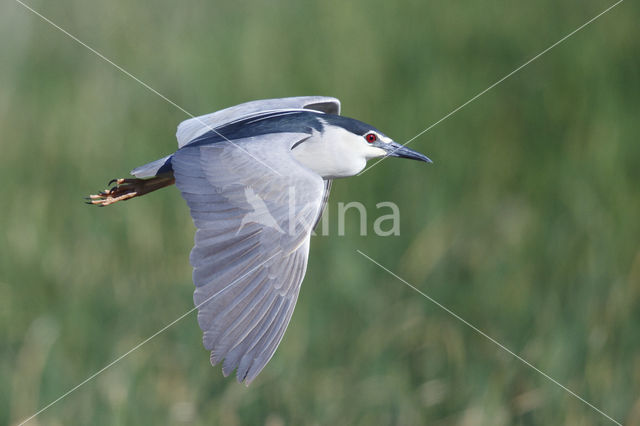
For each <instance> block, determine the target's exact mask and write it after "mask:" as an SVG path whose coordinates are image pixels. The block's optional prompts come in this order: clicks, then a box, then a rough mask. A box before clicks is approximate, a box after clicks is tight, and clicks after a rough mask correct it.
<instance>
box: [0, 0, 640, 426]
mask: <svg viewBox="0 0 640 426" xmlns="http://www.w3.org/2000/svg"><path fill="white" fill-rule="evenodd" d="M29 4H31V5H32V6H33V7H34V8H36V9H37V10H38V11H40V12H41V13H42V14H43V15H45V16H47V17H48V18H50V19H51V20H53V21H54V22H56V23H57V24H59V25H60V26H62V27H63V28H65V29H67V30H68V31H70V32H71V33H72V34H74V35H76V36H77V37H78V38H80V39H81V40H83V41H84V42H86V43H88V44H89V45H91V46H92V47H94V48H96V49H97V50H99V51H100V52H102V53H103V54H104V55H106V56H107V57H109V58H110V59H112V60H113V61H114V62H116V63H117V64H119V65H121V66H122V67H124V68H125V69H127V70H128V71H130V72H131V73H133V74H134V75H136V76H137V77H139V78H140V79H141V80H143V81H145V82H146V83H148V84H149V85H151V86H152V87H154V88H156V89H157V90H158V91H160V92H161V93H163V94H164V95H166V96H167V97H168V98H170V99H172V100H174V101H175V102H176V103H177V104H179V105H181V106H182V107H184V108H185V109H186V110H188V111H190V112H191V113H194V114H203V113H207V112H211V111H214V110H217V109H219V108H222V107H226V106H229V105H233V104H237V103H240V102H243V101H247V100H251V99H260V98H269V97H282V96H295V95H307V94H323V95H331V96H336V97H339V98H340V99H341V100H342V102H343V113H344V114H345V115H348V116H352V117H355V118H358V119H361V120H363V121H366V122H369V123H372V124H374V125H375V126H376V127H378V128H380V129H381V130H382V131H384V132H385V133H387V134H388V135H390V136H392V137H394V138H395V139H396V140H398V141H400V142H403V141H406V140H408V139H409V138H411V137H413V136H414V135H415V134H416V133H418V132H419V131H421V130H423V129H425V128H426V127H427V126H429V125H431V124H432V123H434V122H436V121H437V120H439V119H440V118H441V117H443V116H444V115H445V114H447V113H448V112H449V111H451V110H453V109H454V108H456V107H457V106H459V105H461V104H462V103H464V102H465V101H467V100H468V99H470V98H471V97H472V96H474V95H475V94H476V93H478V92H480V91H481V90H483V89H485V88H486V87H487V86H489V85H490V84H492V83H494V82H495V81H496V80H498V79H499V78H500V77H502V76H504V75H505V74H507V73H509V72H510V71H512V70H513V69H515V68H516V67H517V66H519V65H520V64H522V63H524V62H525V61H526V60H527V59H529V58H531V57H533V56H534V55H535V54H537V53H539V52H540V51H542V50H543V49H545V48H546V47H548V46H549V45H551V44H552V43H554V42H556V41H557V40H559V39H560V38H561V37H563V36H564V35H566V34H567V33H569V32H570V31H572V30H573V29H575V28H577V27H578V26H580V25H582V24H583V23H584V22H586V21H587V20H588V19H590V18H591V17H593V16H595V15H596V14H597V13H599V12H600V11H602V10H604V9H605V8H606V7H608V6H609V5H611V4H612V2H607V1H601V0H597V1H596V0H588V1H578V0H565V1H562V2H553V1H550V0H544V1H540V2H526V1H518V2H504V1H497V0H488V1H483V2H461V1H453V2H420V1H401V2H392V1H380V0H374V1H364V0H359V1H354V2H341V1H336V0H329V1H323V2H313V3H312V2H305V1H294V0H275V1H271V2H260V1H237V2H231V1H226V2H222V1H218V2H212V1H203V0H187V1H183V2H173V1H169V0H156V1H153V2H131V1H125V0H116V1H111V2H97V1H80V0H63V1H56V2H45V1H41V0H33V1H32V2H30V3H29ZM638 22H640V7H639V6H638V4H637V3H634V2H630V1H629V2H624V3H622V4H620V5H619V6H618V7H616V8H615V9H613V10H612V11H611V12H609V13H608V14H606V15H604V16H603V17H602V18H600V19H599V20H597V21H596V22H595V23H593V24H592V25H590V26H588V27H586V28H585V29H584V30H582V31H581V32H579V33H577V34H576V35H574V36H573V37H571V38H570V39H568V40H567V41H566V42H564V43H563V44H561V45H559V46H558V47H556V48H555V49H553V50H552V51H550V52H549V53H547V54H546V55H544V56H543V57H541V58H540V59H539V60H537V61H536V62H534V63H532V64H530V65H529V66H527V67H526V68H524V69H523V70H522V71H520V72H519V73H517V74H515V75H514V76H513V77H511V78H509V79H508V80H506V81H505V82H504V83H502V84H500V85H499V86H497V87H495V88H494V89H493V90H491V91H490V92H488V93H486V94H485V95H483V96H482V97H480V98H479V99H478V100H476V101H475V102H473V103H471V104H470V105H468V106H466V107H465V108H463V109H462V110H460V111H459V112H457V113H456V114H455V115H453V116H451V117H450V118H448V119H447V120H445V121H443V122H442V123H440V124H439V125H437V126H435V127H434V128H433V129H432V130H430V131H429V132H427V133H426V134H424V135H423V136H421V137H420V138H418V139H417V140H415V141H414V142H412V144H411V147H412V148H415V149H417V150H419V151H421V152H424V153H425V154H427V155H428V156H429V157H431V158H432V159H433V160H434V162H435V164H433V165H431V166H427V165H425V164H421V163H418V162H407V161H404V162H403V161H400V160H394V159H389V160H386V161H385V162H383V163H382V164H380V165H378V166H376V167H375V168H373V169H372V170H371V171H369V172H367V173H365V174H364V175H363V176H360V177H357V178H351V179H348V180H344V181H339V182H336V183H335V185H334V190H333V193H332V197H331V203H330V209H331V213H332V214H335V213H336V209H337V208H336V205H337V203H338V202H340V201H342V202H349V201H360V202H362V203H364V204H365V205H366V206H367V207H368V208H369V211H370V212H371V213H372V214H371V215H370V216H371V217H370V218H369V220H370V221H373V220H374V219H375V217H377V216H376V215H375V214H374V213H375V205H376V203H378V202H380V201H393V202H395V203H396V204H397V205H398V206H399V207H400V210H401V214H402V216H401V235H400V236H398V237H393V236H392V237H384V238H381V237H376V236H375V235H373V233H370V235H368V236H366V237H360V236H359V235H358V221H357V217H356V216H357V215H356V214H355V213H354V214H353V215H351V216H349V220H348V223H347V232H346V236H344V237H339V236H337V230H336V228H335V226H336V225H337V223H336V221H332V222H331V223H332V226H334V228H333V229H332V230H331V232H330V235H329V236H318V237H315V238H314V241H313V244H312V249H311V253H312V255H311V259H310V263H309V268H308V271H307V277H306V280H305V282H304V285H303V287H302V291H301V297H300V299H299V302H298V306H297V308H296V311H295V313H294V317H293V321H292V323H291V325H290V326H289V329H288V331H287V333H286V335H285V337H284V340H283V342H282V344H281V345H280V348H279V349H278V351H277V352H276V355H275V356H274V358H273V359H272V361H271V362H270V363H269V364H268V365H267V368H266V369H265V370H264V371H263V373H262V374H261V375H260V376H259V377H258V379H257V380H256V381H255V383H254V384H252V385H251V386H250V387H249V388H246V387H244V386H241V385H238V384H237V383H236V381H235V378H227V379H225V378H223V377H222V374H221V372H220V369H219V368H218V367H215V368H211V366H210V365H209V360H208V353H207V352H206V351H205V350H204V348H203V347H202V343H201V333H200V330H199V328H198V326H197V323H196V317H195V314H190V315H189V316H187V317H185V318H184V319H182V320H181V321H180V322H178V323H177V324H175V325H173V326H172V327H170V328H169V329H168V330H167V331H166V332H164V333H162V334H160V335H158V336H157V337H155V338H154V339H153V340H151V341H150V342H149V343H147V344H145V345H144V346H142V347H141V348H140V349H138V350H136V351H135V352H133V353H132V354H130V355H129V356H127V357H126V358H124V359H123V360H122V361H120V362H118V363H117V364H115V365H114V366H113V367H111V368H109V369H108V370H106V371H105V372H104V373H102V374H101V375H99V376H98V377H96V378H95V379H94V380H92V381H90V382H88V383H87V384H85V385H84V386H83V387H81V388H80V389H78V390H77V391H76V392H74V393H72V394H71V395H69V396H68V397H67V398H65V399H63V400H62V401H61V402H59V403H58V404H56V405H54V406H53V407H51V408H50V409H48V410H47V411H45V412H44V413H42V414H41V415H40V416H38V417H37V418H36V419H35V420H34V421H33V422H32V423H31V424H47V425H49V424H52V425H58V424H60V425H62V424H91V425H102V424H104V425H113V424H131V425H141V424H181V423H183V422H184V423H187V424H203V425H204V424H222V425H240V424H249V425H256V424H267V425H280V424H362V425H370V424H443V425H448V424H461V425H502V424H519V425H554V424H570V425H578V424H580V425H583V424H609V423H608V421H607V420H606V418H605V417H603V416H601V415H600V414H598V413H597V412H596V411H594V410H592V409H591V408H589V407H588V406H586V405H585V404H583V403H582V402H580V401H579V400H577V399H576V398H574V397H572V396H570V395H569V394H568V393H567V392H565V391H563V390H562V389H560V388H559V387H558V386H556V385H555V384H553V383H551V382H550V381H549V380H547V379H545V378H544V377H543V376H541V375H540V374H538V373H537V372H535V371H534V370H532V369H531V368H529V367H527V366H526V365H524V364H523V363H521V362H519V361H518V360H517V359H515V358H514V357H513V356H511V355H509V354H508V353H506V352H505V351H503V350H501V349H500V348H498V347H497V346H496V345H494V344H493V343H491V342H489V341H488V340H487V339H485V338H484V337H482V336H480V335H478V334H477V333H476V332H474V331H473V330H471V329H470V328H468V327H467V326H465V325H464V324H462V323H461V322H459V321H458V320H456V319H455V318H454V317H452V316H451V315H449V314H448V313H446V312H444V311H443V310H441V309H440V308H438V307H437V306H435V305H434V304H432V303H431V302H429V301H428V300H427V299H425V298H423V297H422V296H420V295H419V294H418V293H416V292H415V291H413V290H411V289H410V288H408V287H407V286H405V285H404V284H403V283H402V282H401V281H399V280H397V279H396V278H394V277H393V276H391V275H389V274H388V273H386V272H385V271H384V270H382V269H380V268H379V267H378V266H376V265H374V264H373V263H371V262H370V261H368V260H367V259H365V258H364V257H362V256H361V255H359V254H358V253H357V252H356V250H357V249H360V250H362V251H364V252H365V253H366V254H367V255H369V256H371V257H372V258H373V259H376V260H378V261H380V262H381V263H382V264H383V265H385V266H386V267H388V268H389V269H390V270H392V271H394V272H395V273H397V274H398V275H399V276H401V277H402V278H403V279H405V280H407V281H408V282H409V283H411V284H412V285H415V286H416V287H417V288H419V289H421V290H422V291H424V292H425V293H427V294H428V295H430V296H431V297H433V298H434V299H435V300H437V301H438V302H440V303H442V304H443V305H445V306H447V307H448V308H450V309H452V310H453V311H455V312H456V313H458V314H459V315H460V316H462V317H463V318H464V319H466V320H468V321H469V322H470V323H472V324H474V325H475V326H477V327H478V328H480V329H481V330H483V331H484V332H486V333H487V334H489V335H490V336H492V337H494V338H495V339H497V340H498V341H500V342H501V343H503V344H505V345H506V346H507V347H508V348H510V349H511V350H513V351H514V352H516V353H518V354H520V355H521V356H522V357H524V358H526V359H527V360H529V361H530V362H531V363H532V364H534V365H535V366H537V367H538V368H540V369H541V370H543V371H544V372H546V373H548V374H549V375H550V376H552V377H554V378H555V379H557V380H558V381H559V382H560V383H562V384H564V385H566V386H567V387H569V388H570V389H572V390H573V391H575V392H576V393H577V394H579V395H581V396H583V397H584V398H585V399H586V400H588V401H590V402H592V403H593V404H594V405H596V406H597V407H599V408H601V409H602V410H603V411H604V412H606V413H607V414H609V415H611V416H612V417H614V418H615V419H617V420H619V421H621V422H623V423H625V424H631V425H639V424H640V333H639V332H638V325H639V324H640V144H638V133H639V132H640V120H638V111H640V101H639V99H640V71H639V70H640V56H639V55H638V53H639V52H640V49H639V46H638V40H640V33H639V31H638V30H639V27H638ZM0 35H1V36H2V37H1V38H0V51H1V52H2V60H1V61H0V130H1V132H2V137H1V139H0V148H1V151H0V181H1V182H2V184H1V185H0V199H1V200H2V202H1V204H2V213H0V384H1V388H2V392H0V424H7V423H9V424H14V423H16V422H18V421H20V420H21V419H23V418H25V417H26V416H28V415H30V414H33V413H34V412H35V411H37V410H38V409H39V408H41V407H42V406H44V405H46V404H47V403H49V402H50V401H52V400H54V399H56V398H57V397H58V396H60V395H61V394H63V393H64V392H66V391H67V390H68V389H70V388H72V387H73V386H75V385H76V384H78V383H80V382H81V381H82V380H84V379H85V378H86V377H88V376H89V375H91V374H92V373H94V372H95V371H97V370H99V369H100V368H102V367H103V366H105V365H106V364H108V363H109V362H111V361H112V360H114V359H115V358H117V357H118V356H120V355H121V354H123V353H125V352H126V351H128V350H129V349H130V348H132V347H133V346H135V345H136V344H138V343H139V342H140V341H142V340H143V339H145V338H146V337H148V336H150V335H152V334H153V333H155V332H156V331H157V330H158V329H160V328H161V327H163V326H164V325H166V324H168V323H170V322H171V321H173V320H174V319H175V318H177V317H178V316H180V315H182V314H183V313H185V312H186V311H188V310H189V309H191V308H192V306H193V304H192V291H193V288H192V283H191V268H190V266H189V263H188V253H189V251H190V249H191V244H192V238H193V230H194V228H193V225H192V223H191V219H190V217H189V213H188V210H187V208H186V206H185V205H184V202H183V201H182V199H181V197H180V195H179V193H178V191H177V190H176V189H175V188H174V187H172V188H169V189H167V190H163V191H160V192H158V193H154V194H151V195H149V196H147V197H144V198H141V199H137V200H133V201H131V202H127V203H120V204H119V205H116V206H113V207H110V208H103V209H98V208H92V207H89V206H86V205H84V204H83V199H82V197H83V196H85V195H86V194H89V193H91V192H94V191H95V190H98V189H101V187H103V185H104V184H106V182H107V181H108V180H109V179H111V178H114V177H125V175H126V174H127V172H128V171H129V170H130V169H132V168H133V167H135V166H138V165H140V164H143V163H145V162H147V161H150V160H153V159H156V158H158V157H160V156H162V155H166V154H168V153H170V152H172V151H173V150H174V149H175V146H176V144H175V139H174V137H173V135H174V133H175V126H176V125H177V124H178V122H180V121H182V120H183V119H185V118H186V116H185V114H184V113H183V112H181V111H180V110H179V109H176V108H175V107H174V106H172V105H170V104H169V103H167V102H165V101H164V100H162V99H161V98H160V97H158V96H157V95H155V94H153V93H151V92H150V91H148V90H147V89H145V88H144V87H142V86H141V85H140V84H138V83H136V82H135V81H133V80H132V79H130V78H128V77H127V76H126V75H124V74H123V73H121V72H120V71H118V70H117V69H115V68H114V67H112V66H111V65H109V64H107V63H106V62H104V61H103V60H101V59H100V58H98V57H97V56H96V55H94V54H93V53H91V52H90V51H88V50H87V49H85V48H84V47H82V46H80V45H79V44H78V43H76V42H74V41H73V40H71V39H70V38H69V37H67V36H66V35H64V34H63V33H61V32H59V31H58V30H56V29H55V28H53V27H52V26H50V25H49V24H47V23H45V22H44V21H42V20H41V19H40V18H38V17H37V16H36V15H34V14H33V13H31V12H29V11H28V10H26V9H25V8H23V7H22V6H20V5H19V4H18V3H15V2H12V1H6V2H3V4H2V5H1V6H0ZM369 229H370V230H371V223H370V224H369Z"/></svg>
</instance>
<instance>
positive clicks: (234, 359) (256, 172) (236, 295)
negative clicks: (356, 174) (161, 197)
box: [172, 133, 326, 384]
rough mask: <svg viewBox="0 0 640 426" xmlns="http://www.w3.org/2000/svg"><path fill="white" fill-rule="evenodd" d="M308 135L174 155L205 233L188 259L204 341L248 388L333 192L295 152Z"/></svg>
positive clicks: (268, 353)
mask: <svg viewBox="0 0 640 426" xmlns="http://www.w3.org/2000/svg"><path fill="white" fill-rule="evenodd" d="M305 137H308V135H306V134H298V133H289V134H287V133H280V134H274V135H266V136H264V137H261V138H260V140H257V139H256V138H249V139H240V140H236V141H234V143H233V144H231V143H228V142H220V143H216V144H213V145H204V146H196V147H189V146H187V147H184V148H182V149H180V150H178V151H177V152H176V153H175V154H174V156H173V158H172V166H173V169H174V175H175V178H176V185H177V187H178V189H179V190H180V191H181V193H182V196H183V197H184V199H185V200H186V201H187V204H188V205H189V207H190V209H191V216H192V217H193V220H194V223H195V225H196V227H197V228H198V229H197V231H196V235H195V245H194V248H193V250H192V251H191V255H190V261H191V264H192V266H193V268H194V270H193V281H194V284H195V286H196V289H195V292H194V303H195V304H196V306H197V307H198V324H199V326H200V328H201V329H202V330H203V343H204V346H205V348H206V349H208V350H210V351H211V362H212V364H217V363H219V362H221V361H223V360H224V363H223V373H224V374H225V375H228V374H230V373H231V372H232V371H233V370H234V369H236V368H237V377H238V381H241V382H242V381H244V382H245V383H247V384H248V383H250V382H251V381H252V380H253V379H255V377H256V376H257V375H258V373H259V372H260V371H261V370H262V369H263V368H264V366H265V365H266V363H267V362H268V361H269V359H270V358H271V357H272V355H273V353H274V352H275V350H276V348H277V346H278V344H279V342H280V341H281V339H282V336H283V335H284V332H285V330H286V328H287V325H288V323H289V320H290V319H291V315H292V313H293V309H294V307H295V304H296V300H297V297H298V293H299V290H300V284H301V282H302V279H303V278H304V273H305V271H306V266H307V257H308V252H309V238H310V233H311V229H312V226H313V225H314V224H315V221H316V220H317V217H318V215H319V213H320V208H321V205H322V202H323V194H324V193H325V192H326V187H325V182H324V181H323V180H322V178H321V177H320V176H318V175H316V174H315V173H313V172H311V171H310V170H308V169H306V168H305V167H303V166H302V165H301V164H299V163H298V162H297V161H295V160H294V159H293V158H292V156H291V146H292V145H293V144H294V143H295V142H297V141H298V140H300V139H302V138H305ZM264 139H270V140H269V141H265V140H264ZM238 146H240V147H241V148H242V149H240V148H238ZM247 152H249V153H250V154H251V155H253V156H256V157H258V158H259V159H260V160H261V162H258V161H256V160H255V159H253V158H251V155H248V154H247ZM264 164H267V165H268V166H269V167H270V168H272V169H274V170H275V171H276V172H277V171H281V172H282V173H281V174H276V173H274V172H273V170H270V169H269V167H266V166H265V165H264Z"/></svg>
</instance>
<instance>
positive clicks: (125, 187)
mask: <svg viewBox="0 0 640 426" xmlns="http://www.w3.org/2000/svg"><path fill="white" fill-rule="evenodd" d="M141 182H142V180H141V179H122V178H121V179H112V180H110V181H109V183H108V184H107V186H111V185H113V184H115V186H113V187H111V188H107V189H105V190H104V191H100V192H98V193H97V194H92V195H89V196H88V197H85V199H86V200H87V201H86V203H87V204H92V205H95V206H100V207H104V206H108V205H110V204H113V203H116V202H118V201H125V200H128V199H130V198H133V197H136V196H137V195H138V193H139V191H140V185H141Z"/></svg>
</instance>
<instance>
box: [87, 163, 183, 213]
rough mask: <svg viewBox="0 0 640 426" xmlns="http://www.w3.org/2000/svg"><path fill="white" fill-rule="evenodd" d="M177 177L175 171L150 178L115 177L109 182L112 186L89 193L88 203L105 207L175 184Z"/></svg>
mask: <svg viewBox="0 0 640 426" xmlns="http://www.w3.org/2000/svg"><path fill="white" fill-rule="evenodd" d="M174 183H176V179H175V178H174V177H173V171H171V172H169V173H163V174H159V175H157V176H154V177H151V178H148V179H138V178H133V179H113V180H112V181H111V182H109V183H108V184H107V186H111V185H113V184H115V185H114V186H111V188H107V189H105V190H104V191H100V192H99V193H97V194H93V195H89V196H88V197H87V198H86V199H87V204H93V205H96V206H100V207H104V206H108V205H111V204H113V203H117V202H118V201H125V200H130V199H132V198H135V197H139V196H141V195H145V194H148V193H150V192H153V191H156V190H158V189H160V188H164V187H165V186H169V185H173V184H174Z"/></svg>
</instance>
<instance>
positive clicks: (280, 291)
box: [89, 96, 431, 384]
mask: <svg viewBox="0 0 640 426" xmlns="http://www.w3.org/2000/svg"><path fill="white" fill-rule="evenodd" d="M339 114H340V101H339V100H338V99H335V98H328V97H321V96H305V97H296V98H283V99H267V100H259V101H253V102H248V103H244V104H241V105H237V106H234V107H231V108H227V109H224V110H221V111H217V112H214V113H212V114H208V115H204V116H201V117H195V118H192V119H189V120H186V121H184V122H182V123H180V125H179V126H178V132H177V135H176V136H177V138H178V147H179V149H178V150H177V151H176V152H174V153H173V154H171V155H168V156H166V157H164V158H161V159H160V160H157V161H154V162H152V163H149V164H146V165H144V166H141V167H138V168H137V169H134V170H133V171H132V172H131V174H132V175H134V176H135V177H136V178H135V179H117V180H115V181H112V182H115V183H116V185H115V186H114V187H112V188H111V189H107V190H105V191H103V192H101V193H99V194H97V195H92V196H90V201H89V202H90V203H92V204H96V205H100V206H106V205H110V204H113V203H114V202H116V201H120V200H126V199H130V198H133V197H136V196H140V195H143V194H147V193H149V192H151V191H155V190H157V189H160V188H162V187H165V186H168V185H171V184H173V183H175V184H176V186H177V187H178V189H179V190H180V192H181V193H182V196H183V197H184V199H185V200H186V201H187V204H188V205H189V208H190V209H191V216H192V218H193V221H194V224H195V226H196V228H197V231H196V235H195V246H194V248H193V250H192V251H191V256H190V261H191V264H192V265H193V268H194V269H193V282H194V284H195V285H196V289H195V293H194V302H195V304H196V307H197V308H198V323H199V325H200V328H201V329H202V330H203V332H204V336H203V341H204V346H205V347H206V348H207V349H208V350H210V351H211V363H212V364H213V365H215V364H216V363H218V362H220V361H222V360H224V362H223V365H222V371H223V374H224V375H225V376H227V375H229V374H230V373H231V372H232V371H233V370H234V369H237V378H238V381H239V382H242V381H244V382H245V383H246V384H249V383H250V382H251V381H252V380H253V379H255V377H256V376H257V375H258V373H260V371H261V370H262V369H263V368H264V366H265V365H266V364H267V362H268V361H269V359H271V357H272V355H273V353H274V352H275V350H276V348H277V346H278V344H279V343H280V340H281V339H282V336H283V334H284V332H285V329H286V328H287V324H288V323H289V320H290V318H291V314H292V313H293V308H294V306H295V304H296V300H297V297H298V292H299V290H300V284H301V283H302V279H303V278H304V274H305V271H306V267H307V257H308V254H309V240H310V236H311V231H312V230H313V228H314V227H315V225H316V224H317V223H318V220H319V218H320V216H321V215H322V212H323V209H324V207H325V205H326V203H327V198H328V197H329V191H330V189H331V180H332V179H335V178H341V177H347V176H353V175H355V174H357V173H359V172H360V171H362V170H363V169H364V167H365V165H366V162H367V160H370V159H372V158H378V157H384V156H393V157H403V158H412V159H415V160H420V161H425V162H430V161H431V160H429V159H428V158H427V157H426V156H424V155H422V154H420V153H418V152H415V151H412V150H410V149H408V148H405V147H403V146H402V145H400V144H398V143H396V142H394V141H393V140H391V139H390V138H389V137H387V136H385V135H384V134H383V133H382V132H380V131H379V130H377V129H376V128H375V127H373V126H370V125H368V124H365V123H363V122H361V121H358V120H354V119H352V118H347V117H342V116H340V115H339Z"/></svg>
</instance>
